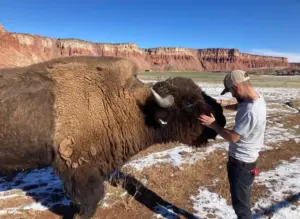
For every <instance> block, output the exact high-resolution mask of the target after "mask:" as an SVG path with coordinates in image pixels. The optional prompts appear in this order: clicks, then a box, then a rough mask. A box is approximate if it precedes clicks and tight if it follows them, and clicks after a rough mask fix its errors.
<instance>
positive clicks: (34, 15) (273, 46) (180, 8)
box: [0, 0, 300, 62]
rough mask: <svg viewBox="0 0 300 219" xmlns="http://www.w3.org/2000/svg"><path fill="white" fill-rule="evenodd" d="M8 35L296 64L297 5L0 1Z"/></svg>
mask: <svg viewBox="0 0 300 219" xmlns="http://www.w3.org/2000/svg"><path fill="white" fill-rule="evenodd" d="M0 23H1V24H2V25H3V26H4V28H5V29H6V30H8V31H10V32H19V33H31V34H38V35H43V36H48V37H53V38H76V39H82V40H87V41H93V42H107V43H126V42H134V43H137V44H138V46H139V47H141V48H152V47H187V48H237V49H239V50H240V51H241V52H249V53H253V54H262V55H274V56H284V57H288V58H289V61H290V62H300V0H251V1H241V0H239V1H237V0H227V1H225V0H210V1H209V0H205V1H204V0H184V1H183V0H151V1H143V0H85V1H78V0H73V1H71V0H51V1H50V0H44V1H41V0H23V1H22V0H15V1H8V0H0Z"/></svg>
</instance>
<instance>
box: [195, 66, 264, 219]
mask: <svg viewBox="0 0 300 219" xmlns="http://www.w3.org/2000/svg"><path fill="white" fill-rule="evenodd" d="M249 79H250V78H249V76H248V74H247V73H246V72H245V71H241V70H235V71H232V72H231V73H229V74H228V75H227V76H226V77H225V78H224V86H225V89H224V90H223V91H222V93H221V95H224V94H225V93H226V92H231V94H232V96H233V97H235V98H236V99H237V102H238V103H237V114H236V117H235V126H234V128H233V130H229V129H227V128H222V127H220V126H219V125H218V124H217V123H216V122H215V118H214V116H213V115H212V114H211V116H206V115H200V117H199V120H200V121H201V123H202V124H203V125H205V126H208V127H209V128H212V129H214V130H216V132H217V133H218V134H219V135H220V136H222V137H223V138H224V139H225V140H227V141H229V150H228V162H227V172H228V180H229V184H230V193H231V201H232V206H233V208H234V210H235V213H236V214H237V216H238V219H242V218H243V219H244V218H247V219H248V218H252V214H251V208H250V197H251V187H252V183H253V181H254V177H255V175H256V170H257V169H256V163H257V159H258V157H259V151H260V150H261V147H262V146H263V142H264V132H265V127H266V103H265V101H264V98H263V96H262V95H261V94H260V93H258V92H257V91H255V90H254V88H253V86H252V85H251V83H250V81H249Z"/></svg>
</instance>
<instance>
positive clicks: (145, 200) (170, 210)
mask: <svg viewBox="0 0 300 219" xmlns="http://www.w3.org/2000/svg"><path fill="white" fill-rule="evenodd" d="M110 182H111V185H112V186H117V185H121V186H122V188H123V189H124V190H126V191H127V192H128V193H129V194H130V195H131V196H133V197H134V199H135V200H136V201H138V202H140V203H141V204H142V205H144V206H145V207H147V208H148V209H149V210H151V211H153V212H154V213H156V214H160V215H161V216H163V217H164V218H167V219H178V218H180V217H179V216H178V215H181V216H183V217H185V218H189V219H198V218H199V217H197V216H195V215H193V214H191V213H189V212H187V211H185V210H184V209H181V208H178V207H177V206H174V205H172V204H171V203H169V202H167V201H165V200H163V199H162V198H161V197H160V196H159V195H157V194H156V193H155V192H153V191H151V190H150V189H148V188H146V187H145V186H144V185H143V183H142V182H140V181H138V180H137V179H135V178H134V177H132V176H130V175H127V174H125V173H123V172H117V173H115V174H114V176H113V178H112V179H111V180H110Z"/></svg>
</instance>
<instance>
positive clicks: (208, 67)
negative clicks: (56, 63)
mask: <svg viewBox="0 0 300 219" xmlns="http://www.w3.org/2000/svg"><path fill="white" fill-rule="evenodd" d="M74 55H95V56H120V57H127V58H130V59H133V60H135V61H136V62H137V63H138V65H139V68H140V71H141V72H142V71H145V70H149V71H150V70H151V71H199V72H201V71H224V70H232V69H237V68H238V69H244V70H247V69H251V68H264V67H267V68H270V67H287V66H288V65H289V64H288V60H287V59H286V58H283V57H270V56H258V55H252V54H246V53H241V52H239V50H237V49H218V48H217V49H187V48H150V49H141V48H139V47H138V46H137V45H136V44H135V43H120V44H107V43H93V42H87V41H83V40H77V39H55V38H49V37H43V36H38V35H31V34H20V33H10V32H7V31H6V30H4V28H3V27H2V26H1V25H0V68H3V67H20V66H27V65H30V64H33V63H37V62H41V61H47V60H50V59H53V58H58V57H61V56H74Z"/></svg>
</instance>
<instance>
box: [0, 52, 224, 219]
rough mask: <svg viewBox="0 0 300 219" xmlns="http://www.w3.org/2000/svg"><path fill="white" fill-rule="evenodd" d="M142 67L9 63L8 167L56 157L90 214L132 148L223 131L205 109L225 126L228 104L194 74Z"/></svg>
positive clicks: (0, 120)
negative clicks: (211, 124)
mask: <svg viewBox="0 0 300 219" xmlns="http://www.w3.org/2000/svg"><path fill="white" fill-rule="evenodd" d="M136 72H137V67H136V65H135V63H134V62H132V61H130V60H127V59H123V58H117V57H85V56H79V57H68V58H60V59H55V60H51V61H48V62H44V63H40V64H35V65H32V66H29V67H22V68H16V69H3V70H1V71H0V78H1V80H0V101H1V103H0V161H1V162H0V173H1V174H9V173H11V172H14V171H19V170H24V169H34V168H41V167H46V166H50V165H52V166H53V168H54V169H55V170H56V171H57V173H58V174H59V176H60V178H61V179H62V180H63V183H64V188H65V191H66V193H67V194H68V196H69V197H70V198H71V200H72V203H73V204H74V205H75V206H76V207H77V209H78V213H77V217H78V218H81V219H86V218H90V217H92V216H93V215H94V214H95V210H96V206H97V203H98V201H99V200H100V199H101V198H102V196H103V193H104V186H103V181H104V180H105V179H106V177H107V176H109V174H111V173H112V172H113V171H114V170H115V169H116V168H119V167H121V166H122V164H124V162H126V161H127V160H128V159H129V158H130V157H131V156H133V155H134V154H137V153H138V152H139V151H141V150H143V149H145V148H146V147H149V146H151V145H153V144H155V143H162V142H168V141H179V142H182V143H185V144H188V145H194V146H201V145H203V144H205V143H206V142H207V140H208V139H213V138H215V137H216V135H217V133H216V132H214V131H213V130H211V129H209V128H205V127H204V126H202V125H201V124H200V121H199V120H198V119H197V117H198V116H199V115H200V114H201V113H206V114H210V113H211V112H212V113H213V114H214V115H215V116H216V120H217V122H218V123H219V124H220V125H221V126H225V117H224V116H223V111H222V108H221V106H220V105H219V104H218V103H216V101H215V99H213V98H211V97H209V96H208V95H206V94H205V93H204V92H203V91H202V90H201V88H200V87H198V86H197V85H196V84H195V83H194V82H193V81H192V80H191V79H187V78H180V77H176V78H173V79H168V80H165V81H162V82H158V83H156V84H155V85H153V86H152V85H149V84H144V83H142V82H141V81H139V80H138V79H137V78H136Z"/></svg>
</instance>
